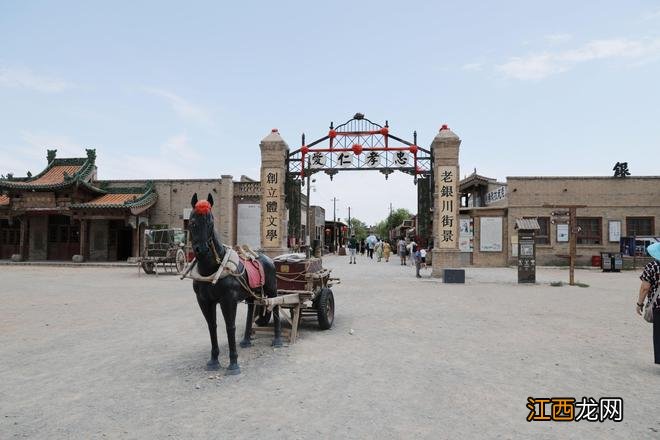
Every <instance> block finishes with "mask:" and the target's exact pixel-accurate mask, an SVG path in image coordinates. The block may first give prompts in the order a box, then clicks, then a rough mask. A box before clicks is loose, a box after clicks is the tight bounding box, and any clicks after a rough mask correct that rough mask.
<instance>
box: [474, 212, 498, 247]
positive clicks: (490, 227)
mask: <svg viewBox="0 0 660 440" xmlns="http://www.w3.org/2000/svg"><path fill="white" fill-rule="evenodd" d="M479 227H480V228H479V229H480V233H479V250H480V251H481V252H502V217H481V219H480V223H479Z"/></svg>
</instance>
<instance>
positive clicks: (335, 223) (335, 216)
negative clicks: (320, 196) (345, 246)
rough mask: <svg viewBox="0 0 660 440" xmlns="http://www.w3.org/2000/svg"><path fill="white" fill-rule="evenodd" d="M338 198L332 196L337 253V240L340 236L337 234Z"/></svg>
mask: <svg viewBox="0 0 660 440" xmlns="http://www.w3.org/2000/svg"><path fill="white" fill-rule="evenodd" d="M337 200H339V199H338V198H337V197H333V198H332V233H333V241H334V251H335V253H337V252H338V249H337V240H338V238H339V237H338V235H337Z"/></svg>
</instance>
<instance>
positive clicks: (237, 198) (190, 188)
mask: <svg viewBox="0 0 660 440" xmlns="http://www.w3.org/2000/svg"><path fill="white" fill-rule="evenodd" d="M55 154H56V151H55V150H51V151H49V153H48V164H47V167H46V169H44V171H43V172H41V173H39V174H38V175H36V176H29V177H23V178H15V177H13V176H8V177H7V178H2V179H0V259H9V258H11V257H12V255H16V256H20V258H21V259H24V260H60V261H61V260H71V259H72V258H73V256H74V255H80V256H82V259H83V260H85V261H125V260H127V259H128V258H131V257H138V256H140V255H141V253H142V250H143V246H144V231H145V229H147V228H186V227H187V222H188V217H189V215H190V211H191V205H190V199H191V197H192V195H193V194H194V193H198V195H199V196H200V197H203V198H206V196H207V194H211V195H212V196H213V198H214V208H213V212H214V218H215V227H216V230H217V231H218V232H219V234H220V238H221V240H222V242H223V243H226V244H230V245H234V244H236V243H241V244H248V245H250V246H251V247H253V248H254V249H257V248H259V247H260V235H259V234H260V229H259V228H260V225H261V224H260V221H261V220H260V219H261V204H260V202H261V183H260V182H259V181H256V180H253V179H250V178H249V177H246V176H241V177H240V179H239V180H238V181H234V180H233V177H232V176H230V175H222V176H220V178H215V179H213V178H211V179H159V180H149V181H147V180H98V179H97V178H96V176H97V169H96V164H95V161H96V153H95V151H94V150H88V152H87V157H84V158H72V159H61V158H56V157H55ZM301 199H302V200H301V202H302V212H303V219H304V220H305V221H304V222H303V228H304V229H303V232H305V231H306V227H307V224H306V223H307V222H306V218H307V215H306V213H307V207H306V205H307V198H306V197H305V196H302V198H301ZM319 214H320V215H323V216H324V214H325V213H324V211H323V209H322V208H318V207H316V208H314V209H313V215H312V218H311V222H312V228H313V238H314V237H316V238H319V237H320V236H321V234H322V229H323V227H322V226H320V225H322V221H324V220H325V219H324V218H323V220H319V219H318V217H319ZM303 236H304V234H303ZM302 238H303V237H302V236H301V237H300V238H299V239H298V241H300V240H301V239H302ZM15 258H19V257H15ZM78 258H80V257H78Z"/></svg>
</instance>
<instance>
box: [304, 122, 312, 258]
mask: <svg viewBox="0 0 660 440" xmlns="http://www.w3.org/2000/svg"><path fill="white" fill-rule="evenodd" d="M303 145H305V135H304V134H303ZM309 166H310V160H309V156H307V168H306V169H305V174H307V239H308V241H309V243H308V244H307V258H310V257H311V256H312V221H311V218H312V216H311V215H310V211H311V208H312V207H311V203H309V195H310V194H309V190H310V187H311V184H310V177H311V174H312V173H310V172H309Z"/></svg>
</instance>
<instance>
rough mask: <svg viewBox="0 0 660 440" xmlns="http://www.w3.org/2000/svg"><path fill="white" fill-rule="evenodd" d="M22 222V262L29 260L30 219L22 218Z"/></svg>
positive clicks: (20, 242) (20, 238)
mask: <svg viewBox="0 0 660 440" xmlns="http://www.w3.org/2000/svg"><path fill="white" fill-rule="evenodd" d="M20 222H21V232H20V234H21V236H20V237H19V240H20V241H19V248H18V253H19V254H21V261H26V260H27V259H28V249H29V248H30V246H29V245H30V244H29V242H28V241H29V237H28V218H27V216H25V215H24V216H22V217H21V218H20Z"/></svg>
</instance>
